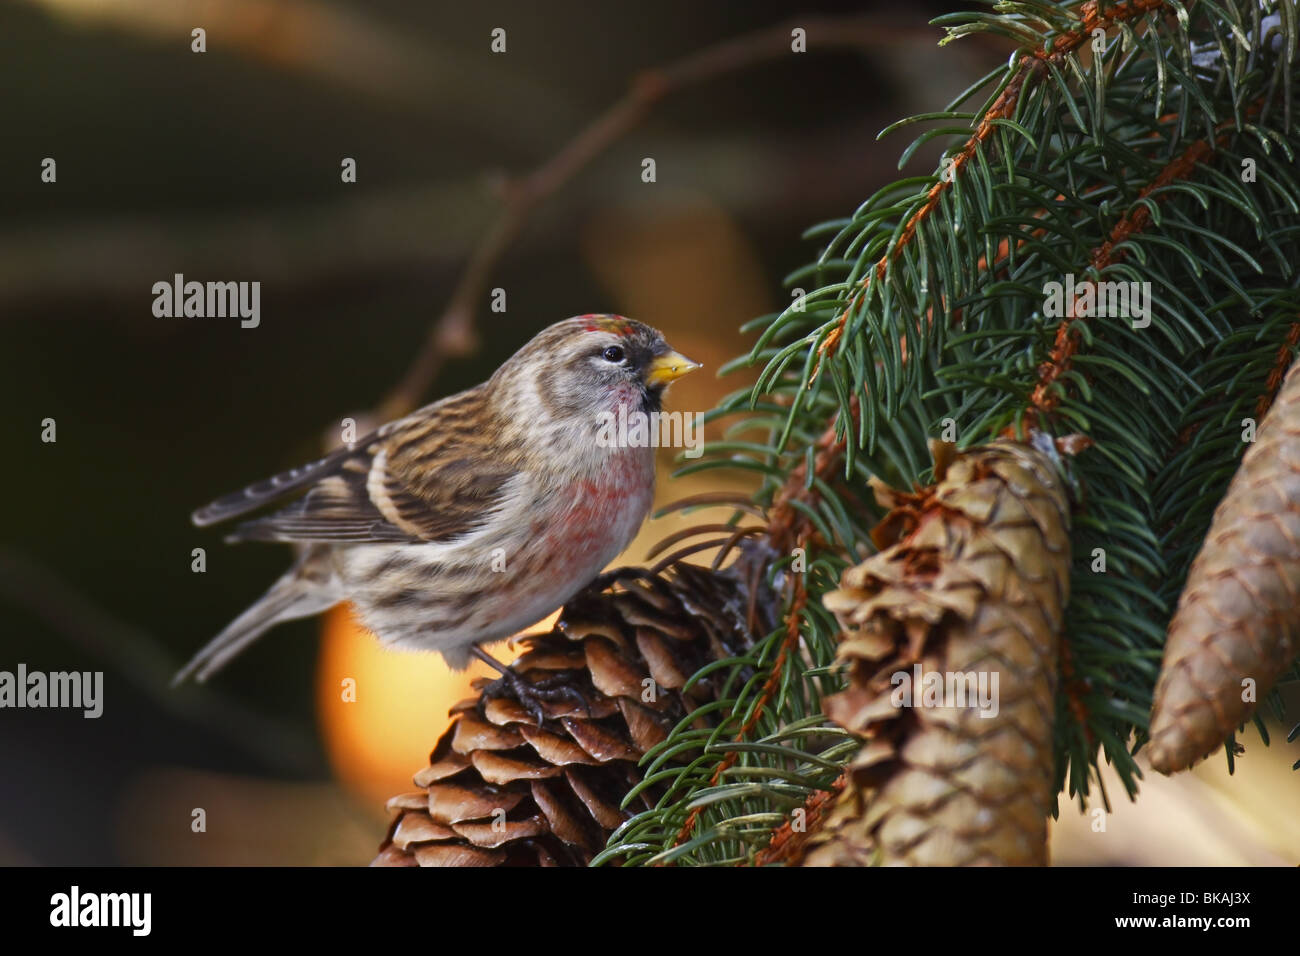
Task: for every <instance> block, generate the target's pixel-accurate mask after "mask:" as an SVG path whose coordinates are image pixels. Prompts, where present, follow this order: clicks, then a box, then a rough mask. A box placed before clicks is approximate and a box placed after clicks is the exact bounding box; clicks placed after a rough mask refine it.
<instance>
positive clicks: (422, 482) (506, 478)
mask: <svg viewBox="0 0 1300 956" xmlns="http://www.w3.org/2000/svg"><path fill="white" fill-rule="evenodd" d="M481 402H482V395H481V391H480V389H471V390H470V391H469V392H463V393H461V394H460V395H456V396H453V397H451V398H448V399H444V400H443V401H442V402H438V403H435V404H434V405H431V406H429V407H427V408H425V409H421V410H420V411H419V412H416V413H415V414H414V415H411V416H410V417H408V418H405V419H402V420H400V421H398V422H394V423H392V424H390V425H387V426H385V427H384V428H381V429H380V430H379V431H377V432H376V433H375V434H374V435H372V436H370V437H369V438H367V439H365V440H363V441H360V442H357V443H356V444H355V445H354V446H353V448H352V449H340V450H339V451H337V452H334V453H333V454H331V455H328V456H326V457H325V458H323V459H321V460H320V461H318V462H314V463H312V464H310V465H305V466H303V467H301V468H297V469H294V470H292V471H288V472H285V473H283V474H282V475H277V476H276V477H275V478H271V479H269V480H267V481H264V482H259V483H258V484H256V485H251V486H250V487H249V488H247V489H245V490H244V491H243V492H237V493H236V494H233V495H228V496H227V497H225V498H221V499H218V500H217V501H215V502H213V503H212V504H211V505H208V506H207V507H206V508H202V509H200V510H199V511H197V512H195V515H194V520H195V523H196V524H212V523H215V522H216V521H221V520H225V519H226V518H230V517H235V516H238V515H240V514H244V513H247V512H249V511H253V510H255V509H256V508H258V507H261V506H262V505H264V504H268V503H270V502H272V501H275V500H278V499H280V498H281V497H284V496H287V495H289V494H291V493H293V492H295V491H300V490H301V489H302V488H304V487H308V486H310V490H309V491H308V492H307V494H306V495H304V496H303V497H302V498H300V499H299V500H297V501H294V502H292V503H291V504H289V505H287V506H286V507H284V508H282V509H280V510H279V511H276V512H274V513H272V514H269V515H267V516H266V517H263V518H257V519H254V520H252V521H246V522H244V523H243V524H241V525H239V526H238V527H237V528H236V529H235V532H234V534H233V535H231V537H230V540H233V541H337V542H341V543H342V542H347V543H354V544H364V543H379V542H416V541H445V540H448V539H451V538H455V537H459V536H461V535H464V534H468V533H470V532H472V531H474V530H475V529H476V528H478V527H479V526H480V525H481V524H482V523H483V522H484V521H486V520H487V518H488V517H489V516H490V514H491V513H492V512H493V511H494V510H495V509H496V508H498V507H499V506H500V505H501V504H503V503H504V501H505V499H506V496H507V486H508V483H509V482H510V480H511V479H512V478H514V477H515V476H516V475H517V474H518V469H517V468H515V467H513V466H511V465H510V464H509V463H508V462H507V461H506V460H505V459H503V458H502V457H501V456H500V455H499V454H497V452H498V451H499V450H498V449H494V448H493V447H491V446H490V445H488V444H487V443H486V441H487V438H488V436H486V435H485V434H484V433H483V431H482V429H481V427H478V424H477V423H481V420H482V419H481V416H479V415H476V414H474V412H475V411H477V410H478V408H479V407H480V406H481Z"/></svg>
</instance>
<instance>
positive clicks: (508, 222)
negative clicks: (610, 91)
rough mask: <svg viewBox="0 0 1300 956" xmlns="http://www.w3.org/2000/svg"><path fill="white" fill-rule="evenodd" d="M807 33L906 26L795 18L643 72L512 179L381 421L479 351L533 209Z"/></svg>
mask: <svg viewBox="0 0 1300 956" xmlns="http://www.w3.org/2000/svg"><path fill="white" fill-rule="evenodd" d="M795 28H802V29H804V30H806V31H807V39H808V50H809V51H811V52H823V51H833V50H846V49H848V50H851V49H862V48H864V47H871V46H878V45H887V44H891V43H897V41H898V31H896V30H895V31H891V30H888V29H882V28H881V27H880V26H879V25H878V24H875V25H873V24H872V23H871V21H870V19H869V18H867V17H813V18H800V19H795V20H790V21H788V22H786V23H784V24H781V25H780V26H776V27H769V28H766V29H763V30H758V31H756V32H754V33H748V34H745V35H744V36H741V37H735V38H732V39H729V40H726V41H724V42H722V43H719V44H717V45H715V46H712V47H707V48H705V49H703V50H701V51H699V52H697V53H694V54H691V55H690V56H687V57H685V58H684V59H681V60H678V61H677V62H675V63H672V64H670V65H668V66H665V67H661V68H659V69H651V70H647V71H645V72H643V73H641V74H640V75H639V76H637V77H636V78H635V79H634V80H633V82H632V84H631V86H630V88H629V89H628V91H627V93H625V94H624V95H623V97H622V98H621V99H619V100H618V101H617V102H615V103H614V104H613V105H612V106H611V107H609V109H607V110H606V111H605V112H604V113H603V114H601V115H600V116H599V117H597V118H596V119H595V120H594V121H593V122H592V123H591V124H590V125H588V126H587V127H586V128H585V129H583V130H582V131H581V132H580V133H578V135H577V136H576V137H575V138H574V139H573V140H572V141H570V142H569V143H568V144H567V145H566V146H564V147H563V148H562V149H561V150H560V151H559V152H558V153H556V154H555V155H554V156H552V157H551V158H550V159H549V160H548V161H547V162H545V163H544V164H542V165H541V166H540V167H538V168H537V169H536V170H534V171H533V172H531V173H529V174H528V175H526V176H523V177H521V178H519V179H516V180H513V181H511V182H508V183H506V184H505V185H504V186H503V187H502V189H501V194H502V208H501V211H500V213H499V214H498V216H497V219H496V221H495V222H494V223H493V224H492V226H491V227H490V228H489V229H488V231H487V233H486V234H485V235H484V236H483V238H482V240H481V241H480V243H479V245H478V247H477V248H476V249H475V250H474V251H473V253H472V254H471V255H470V257H469V260H468V262H467V263H466V265H465V270H464V272H463V274H462V275H461V277H460V280H459V281H458V282H457V283H456V287H455V289H454V290H453V292H452V294H451V298H450V299H449V300H448V302H447V305H446V307H445V309H444V310H443V312H442V314H441V315H440V316H439V317H438V319H437V320H436V321H435V322H434V324H433V327H432V328H431V329H430V331H429V335H428V338H427V339H426V340H425V343H424V345H423V347H422V348H421V350H420V352H419V353H418V354H417V355H416V357H415V360H414V361H413V362H412V363H411V366H410V368H409V369H408V370H407V372H406V374H405V376H403V378H402V380H401V382H399V383H398V385H397V386H396V387H395V388H394V389H393V390H392V392H390V393H389V394H388V396H387V397H386V398H385V399H384V400H383V402H382V403H381V404H380V406H379V409H378V410H377V412H376V417H377V418H378V420H380V421H386V420H388V419H390V418H396V417H398V416H401V415H404V414H406V413H407V412H409V411H410V410H411V409H412V408H414V407H415V406H416V405H417V404H418V403H419V401H420V399H421V398H422V397H423V396H424V394H425V392H427V391H428V389H429V386H430V385H431V384H432V383H433V380H434V379H435V378H436V377H437V375H438V373H439V372H440V371H441V369H442V368H443V366H444V365H445V364H446V362H447V361H448V360H449V359H454V358H463V357H465V356H467V355H471V354H473V352H474V351H475V349H476V348H477V335H476V333H475V331H474V315H475V310H476V307H477V305H478V304H479V303H480V301H481V300H482V299H483V297H484V294H485V292H486V289H487V283H488V279H489V277H490V276H491V274H492V272H493V270H494V269H495V268H496V265H497V263H498V262H500V260H501V258H502V257H503V256H504V255H505V253H506V251H507V250H508V249H509V248H510V246H511V245H512V244H513V243H514V241H515V239H516V238H518V236H519V234H520V233H521V232H522V231H523V228H524V226H525V225H526V224H527V222H528V219H529V216H530V215H531V214H532V212H533V210H534V209H535V208H536V207H537V206H538V205H539V204H540V203H541V202H542V201H544V200H545V199H547V198H548V197H550V196H551V195H552V194H554V193H555V192H556V191H558V190H559V189H560V188H561V187H562V186H563V185H564V184H565V183H567V182H569V180H571V179H573V177H574V176H575V175H576V174H577V173H578V172H579V171H581V170H582V169H583V168H584V167H585V166H587V165H588V164H589V163H591V162H592V160H594V159H595V158H596V157H597V156H599V155H600V154H601V153H603V152H605V151H606V150H608V149H609V148H610V146H612V145H613V144H614V143H615V142H616V141H617V140H618V139H619V138H620V137H622V136H623V135H624V134H625V133H627V132H628V131H629V130H631V129H632V128H633V127H635V126H636V125H637V124H638V123H640V122H641V120H642V119H644V118H645V116H646V114H647V113H649V111H650V109H651V108H652V107H653V106H654V105H655V104H657V103H658V102H659V101H660V100H662V99H663V98H664V97H666V96H668V95H669V94H670V93H676V92H679V91H681V90H683V89H685V88H687V87H689V86H692V85H694V84H697V83H703V82H705V81H707V80H711V79H715V78H717V77H719V76H723V75H725V74H727V73H732V72H735V71H737V70H741V69H744V68H746V67H750V66H754V65H756V64H759V63H762V62H764V61H767V60H774V59H778V58H779V57H782V56H788V55H790V53H791V31H792V30H794V29H795Z"/></svg>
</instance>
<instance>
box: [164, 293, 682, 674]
mask: <svg viewBox="0 0 1300 956" xmlns="http://www.w3.org/2000/svg"><path fill="white" fill-rule="evenodd" d="M697 367H698V366H697V365H696V364H695V363H694V362H691V361H690V360H689V359H686V358H685V357H683V356H681V355H679V354H678V353H676V352H674V351H672V350H671V349H670V348H669V347H668V345H667V344H666V343H665V342H664V340H663V337H662V336H661V335H660V334H659V333H658V332H657V331H655V330H654V329H652V328H650V327H648V326H646V325H642V324H641V323H639V322H633V321H631V320H628V319H624V318H622V317H620V316H613V315H586V316H578V317H576V318H572V319H566V320H565V321H563V322H559V323H556V324H555V325H552V326H550V327H549V328H547V329H545V330H543V331H542V332H541V333H539V334H538V335H537V336H536V337H535V338H534V339H533V340H532V341H531V342H529V343H528V344H527V345H525V346H524V347H523V348H522V349H520V350H519V351H518V352H517V353H515V355H513V356H512V357H511V358H510V359H508V360H507V361H506V362H505V363H504V364H503V365H502V366H501V367H500V368H499V369H497V371H496V372H495V373H494V374H493V375H492V377H491V378H490V379H489V380H488V381H486V382H484V383H483V384H481V385H478V386H476V387H474V388H471V389H469V390H467V391H464V392H461V393H460V394H458V395H453V396H450V397H448V398H444V399H442V400H441V401H437V402H434V403H433V404H431V405H428V406H426V407H424V408H422V409H420V410H418V411H416V412H413V413H412V414H411V415H408V416H407V417H405V418H402V419H398V420H397V421H394V422H390V423H389V424H387V425H384V426H383V427H381V428H379V429H377V430H376V431H375V432H374V433H373V434H371V435H369V436H367V437H366V438H363V439H361V440H360V441H357V442H355V443H353V444H352V445H351V446H349V447H346V448H340V449H339V450H337V451H335V452H332V453H331V454H329V455H327V456H325V457H324V458H322V459H320V460H319V461H316V462H313V463H311V464H309V465H303V466H301V467H299V468H294V469H291V470H290V471H287V472H283V473H281V474H279V475H276V476H275V477H273V478H270V479H267V480H266V481H262V482H259V483H257V484H254V485H250V486H249V487H248V488H245V489H244V490H243V491H240V492H236V493H235V494H232V495H228V496H226V497H224V498H219V499H218V500H216V501H214V502H213V503H212V504H209V505H207V506H206V507H204V508H200V509H199V510H198V511H196V512H195V513H194V516H193V519H194V523H195V524H197V525H199V526H207V525H211V524H217V523H220V522H224V521H227V520H230V519H232V518H237V517H242V516H244V515H247V514H249V513H250V512H253V511H256V510H259V509H261V508H263V507H265V506H267V505H270V504H273V503H276V502H280V501H281V500H282V499H284V498H287V497H290V496H292V495H295V494H300V493H303V492H305V494H303V496H302V497H300V498H298V499H297V500H296V501H293V502H292V503H290V504H287V505H286V506H284V507H282V508H280V509H279V510H277V511H274V512H272V513H270V514H267V515H265V516H263V517H260V518H254V519H252V520H249V521H245V522H244V523H242V524H240V525H239V526H238V527H237V528H236V529H235V532H234V533H233V534H232V535H231V536H230V537H229V538H228V539H227V540H230V541H284V542H288V543H291V544H293V545H294V546H295V548H296V549H297V552H298V559H297V561H296V562H295V563H294V565H293V567H292V568H290V570H289V571H288V572H287V573H286V574H285V575H284V576H283V577H282V578H280V580H279V581H277V582H276V583H275V584H274V585H272V587H271V589H270V590H269V591H267V593H266V594H265V595H263V597H262V598H261V599H260V600H259V601H257V603H255V604H254V605H253V606H252V607H250V608H249V609H248V610H246V611H245V612H244V613H243V614H241V615H240V616H239V617H237V618H236V619H235V620H234V621H233V622H231V624H230V625H229V626H228V627H227V628H226V629H225V630H224V631H222V632H221V634H219V635H217V637H215V638H214V639H213V640H212V641H210V642H209V643H208V644H207V645H206V646H205V647H204V648H203V649H202V650H200V651H199V653H198V654H197V655H196V656H195V657H194V659H193V660H191V661H190V662H189V664H187V665H186V666H185V668H184V669H183V670H181V672H180V673H179V674H178V675H177V677H176V680H177V682H180V681H182V680H184V679H186V678H188V677H190V676H194V677H195V678H196V679H198V680H200V681H202V680H205V679H206V678H208V677H209V676H211V675H212V674H213V673H215V672H216V671H217V670H219V669H220V668H221V667H223V666H225V664H226V663H228V662H229V661H230V659H231V658H233V657H234V656H235V655H236V654H238V653H239V652H240V651H242V650H243V649H244V648H245V647H247V646H248V645H249V644H250V643H252V642H253V641H254V640H256V639H257V638H258V637H259V636H261V634H262V633H264V632H265V631H266V630H267V629H268V628H270V627H272V626H274V625H275V624H278V623H280V622H281V621H287V620H293V619H295V618H300V617H308V616H310V615H313V614H317V613H319V612H321V611H324V610H326V609H327V608H329V607H331V606H333V605H334V604H337V603H339V602H340V601H344V600H350V601H352V602H353V604H354V605H355V607H356V609H357V610H358V612H359V614H360V617H361V620H362V621H363V622H364V623H365V624H366V626H367V627H369V628H370V629H371V630H372V631H374V632H375V634H376V635H377V636H378V637H379V639H380V640H381V641H382V642H384V643H385V644H388V645H393V646H400V647H406V648H413V649H429V650H437V651H439V652H441V653H442V655H443V656H444V657H445V658H446V659H447V661H448V662H449V663H450V664H451V665H452V666H453V667H455V668H458V669H459V668H462V667H464V666H466V664H467V663H468V661H469V657H470V656H471V654H472V653H474V649H475V647H476V645H478V644H480V643H488V642H491V641H495V640H500V639H502V638H505V637H508V636H510V635H511V634H513V633H515V632H517V631H518V630H520V629H521V628H524V627H527V626H528V625H530V624H533V623H535V622H536V621H538V620H540V619H541V618H543V617H545V616H546V615H547V614H549V613H551V612H552V611H554V610H555V609H556V608H558V607H560V606H561V605H562V604H563V603H564V602H565V601H566V600H568V599H569V598H570V597H571V596H572V595H573V594H575V593H577V592H578V591H579V590H580V589H581V588H583V587H584V586H586V585H587V584H588V583H590V582H591V581H592V580H593V579H594V578H595V577H596V575H597V574H599V573H600V571H601V570H602V568H604V567H605V565H607V564H608V563H609V562H610V561H612V560H613V559H614V558H615V557H617V555H618V554H619V552H621V551H622V550H623V549H624V548H625V547H626V546H627V544H628V543H629V542H630V541H631V539H632V537H633V536H634V535H635V534H636V531H637V529H638V528H639V527H640V525H641V522H642V521H643V520H644V518H645V515H646V513H647V512H648V511H649V508H650V502H651V498H652V495H653V490H654V458H653V449H651V448H648V447H602V445H601V443H600V442H598V441H597V439H596V435H597V430H598V417H599V415H600V414H601V413H602V412H612V413H615V414H617V413H618V411H619V409H620V408H621V409H623V410H624V411H625V412H628V411H645V412H650V411H657V410H658V408H659V402H660V399H661V398H662V394H663V391H664V389H665V388H666V387H667V385H668V384H669V383H670V382H671V381H672V380H673V379H675V378H677V377H678V376H680V375H682V374H685V373H686V372H687V371H690V370H691V369H693V368H697Z"/></svg>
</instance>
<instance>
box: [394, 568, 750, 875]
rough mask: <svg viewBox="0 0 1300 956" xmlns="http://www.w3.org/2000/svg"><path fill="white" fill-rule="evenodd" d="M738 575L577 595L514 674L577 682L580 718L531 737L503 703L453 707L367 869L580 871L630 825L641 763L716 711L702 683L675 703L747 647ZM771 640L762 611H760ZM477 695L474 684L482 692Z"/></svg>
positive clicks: (641, 802)
mask: <svg viewBox="0 0 1300 956" xmlns="http://www.w3.org/2000/svg"><path fill="white" fill-rule="evenodd" d="M742 564H744V566H745V567H746V568H747V569H748V570H752V567H751V566H750V565H749V564H748V563H745V562H742V561H737V563H736V564H735V565H733V566H732V568H731V569H728V571H724V572H721V573H715V572H712V571H709V570H707V569H704V568H699V567H695V566H692V565H685V564H678V565H674V566H673V567H672V568H671V569H670V570H669V571H668V572H666V573H665V574H663V575H660V576H658V577H655V578H649V577H646V576H644V575H640V574H639V573H638V572H622V573H623V574H624V575H625V576H622V577H619V578H618V579H617V581H616V582H615V583H613V584H610V585H609V586H604V582H601V583H599V584H597V585H593V586H592V587H591V588H588V589H587V590H586V591H583V592H582V593H581V594H579V595H578V596H577V597H576V598H574V599H573V600H572V601H570V602H569V604H568V605H566V606H565V608H564V610H563V612H562V613H561V616H560V620H559V622H558V623H557V625H556V627H555V629H554V630H553V631H551V632H550V633H547V634H543V635H540V636H536V637H531V638H528V639H526V641H524V642H522V643H524V644H525V645H526V646H527V650H526V652H525V653H524V654H523V655H522V656H520V657H519V659H518V660H516V661H515V662H514V664H513V667H514V668H515V670H516V671H518V672H519V673H520V674H521V675H523V676H524V677H525V678H527V679H529V680H533V681H537V680H541V679H544V678H546V677H550V676H554V675H556V674H557V673H558V672H569V673H571V674H573V675H574V678H575V680H574V686H576V687H577V688H578V689H579V690H580V691H581V692H582V694H583V696H584V697H585V698H586V700H587V703H588V705H589V706H590V713H588V712H587V710H586V709H585V708H584V707H583V706H582V705H581V704H579V703H576V702H569V701H564V702H553V703H552V702H548V703H546V704H544V706H543V710H544V714H545V719H544V722H543V725H542V726H541V727H538V726H537V721H536V719H535V718H534V717H533V715H531V714H530V713H529V712H528V711H527V710H526V709H525V708H524V707H523V706H522V705H521V704H519V703H518V702H517V701H515V700H513V699H509V698H495V699H489V700H485V701H484V702H483V707H482V710H481V712H480V707H479V698H471V699H469V700H466V701H462V702H461V703H460V704H458V705H456V707H454V708H453V709H452V723H451V726H450V727H448V728H447V731H446V732H445V733H444V734H443V735H442V737H441V739H440V740H439V741H438V743H437V745H436V746H435V747H434V749H433V753H432V754H431V755H430V759H429V766H427V767H425V768H424V769H423V770H421V771H420V772H419V773H417V774H416V775H415V785H416V786H417V787H418V788H419V789H418V790H415V791H412V792H410V793H404V794H400V795H398V796H396V797H393V798H392V799H391V800H390V801H389V802H388V806H389V808H390V809H395V810H396V811H397V815H396V817H395V818H394V820H393V823H392V825H391V827H390V828H389V832H388V837H387V839H386V840H385V842H384V844H383V846H382V847H381V848H380V853H379V856H378V857H376V859H375V860H374V863H373V864H372V865H379V866H416V865H423V866H503V865H504V866H512V865H513V866H582V865H586V864H587V863H588V862H590V860H591V859H592V857H594V856H595V855H596V854H597V853H598V852H599V851H600V850H601V849H603V848H604V846H605V843H606V840H607V839H608V837H609V835H610V833H612V832H613V831H614V829H615V828H616V827H618V826H619V825H621V824H622V823H623V821H624V820H626V819H627V818H628V817H630V816H631V815H632V812H634V811H636V810H639V809H642V808H646V807H649V806H651V805H652V803H653V800H654V798H655V797H657V796H658V793H657V792H656V791H653V790H652V791H650V792H647V793H644V794H642V795H641V796H640V797H638V799H637V802H636V804H635V805H634V806H633V807H631V808H630V809H629V810H622V809H620V803H621V801H622V800H623V798H624V796H625V795H626V794H627V793H628V792H629V791H630V790H631V789H632V787H633V786H634V785H635V784H636V783H638V782H639V781H640V779H641V776H640V771H639V769H638V767H637V762H638V761H639V760H640V759H641V757H642V755H643V754H645V753H646V751H647V750H649V749H650V748H651V747H653V746H655V745H656V744H658V743H660V742H662V741H663V740H664V739H665V738H666V737H667V735H668V732H669V731H670V730H671V729H672V727H673V726H674V725H675V724H677V723H678V722H679V721H681V720H683V719H686V718H687V717H688V715H689V714H690V712H691V711H693V710H695V709H696V708H697V707H698V706H699V705H700V704H702V703H704V702H706V701H708V700H710V699H711V698H712V695H713V692H714V688H713V686H712V685H711V683H710V682H709V681H707V680H705V681H701V682H699V683H697V684H696V685H694V686H693V687H692V688H691V689H690V690H689V691H686V692H683V687H684V685H685V684H686V682H687V680H688V679H689V678H690V677H691V675H692V674H694V673H695V672H696V671H697V670H698V669H699V668H700V667H702V666H703V665H704V664H705V663H707V662H709V661H711V660H716V659H718V658H720V657H724V656H731V655H734V654H736V653H739V652H741V651H742V650H743V649H744V648H745V647H746V646H747V645H748V643H749V641H750V626H751V623H750V621H749V614H750V610H751V608H753V609H754V610H755V611H758V610H760V609H758V607H757V605H751V603H750V602H749V600H748V593H747V592H748V588H747V587H746V586H744V585H742V583H741V582H742V580H753V577H752V575H751V574H749V573H745V574H742V573H741V571H740V569H741V567H742ZM761 613H762V615H763V620H762V626H763V627H770V626H771V613H772V612H771V609H770V608H767V607H764V608H762V609H761ZM487 683H488V682H487V681H480V682H479V683H478V685H477V688H478V689H479V690H481V689H482V687H483V686H486V684H487Z"/></svg>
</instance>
